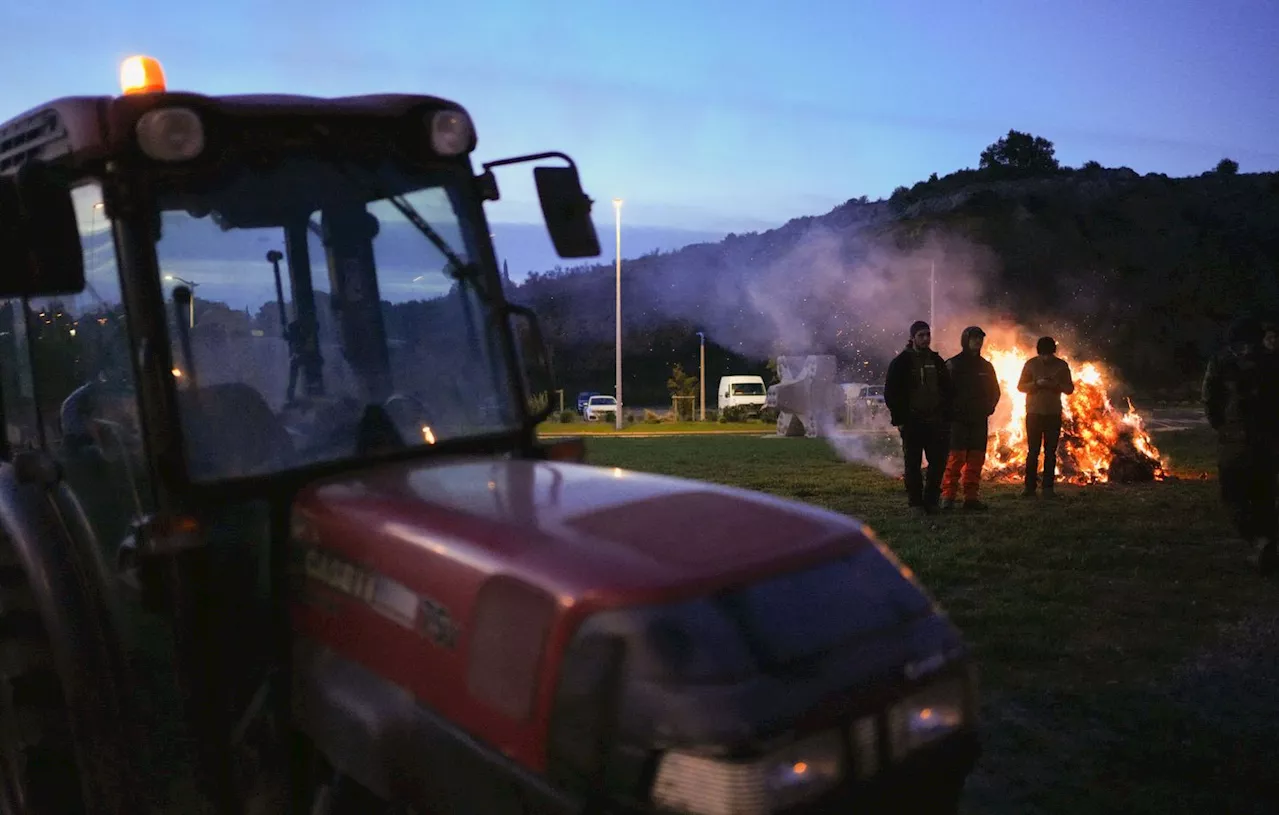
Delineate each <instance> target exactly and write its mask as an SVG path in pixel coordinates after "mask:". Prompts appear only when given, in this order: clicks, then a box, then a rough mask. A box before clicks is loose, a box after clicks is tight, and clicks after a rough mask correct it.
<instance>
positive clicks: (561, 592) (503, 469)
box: [295, 459, 876, 605]
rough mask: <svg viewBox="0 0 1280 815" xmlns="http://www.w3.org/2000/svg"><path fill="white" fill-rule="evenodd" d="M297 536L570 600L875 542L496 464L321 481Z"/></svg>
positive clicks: (634, 487) (741, 499)
mask: <svg viewBox="0 0 1280 815" xmlns="http://www.w3.org/2000/svg"><path fill="white" fill-rule="evenodd" d="M295 535H300V536H301V537H302V538H304V539H309V540H305V542H309V543H314V544H315V545H317V546H320V547H322V548H324V549H329V550H338V551H339V552H345V553H346V554H347V555H348V556H350V557H351V558H353V559H354V560H356V562H358V563H362V564H363V565H364V566H366V567H368V568H371V569H373V570H374V571H376V572H380V573H383V574H393V575H397V576H399V578H400V579H401V580H402V581H403V582H405V583H406V584H408V585H410V586H413V585H415V584H419V583H420V581H425V582H426V583H437V581H438V580H439V577H440V570H441V569H446V570H448V569H465V570H467V571H470V572H471V575H470V576H472V577H477V576H479V575H476V574H475V573H476V572H481V573H486V574H490V575H491V574H495V573H505V574H510V575H512V576H516V577H519V578H521V579H522V580H524V581H526V582H528V583H531V584H533V585H537V586H539V587H540V588H542V589H544V590H546V591H548V592H550V593H552V594H554V595H556V596H559V597H560V598H561V599H562V602H564V601H567V600H569V599H570V598H573V599H575V600H583V599H587V595H596V596H599V595H603V594H607V595H614V596H615V597H614V599H615V601H617V600H622V599H623V598H622V597H617V596H616V595H619V594H621V595H627V596H628V597H627V599H628V600H631V601H636V602H643V601H646V600H654V599H659V598H658V597H657V595H661V598H662V599H676V597H675V596H674V595H679V594H686V593H687V594H689V595H695V594H700V593H703V592H706V591H709V590H715V589H716V588H717V587H718V586H725V585H732V584H735V583H738V582H740V581H743V580H748V579H750V578H752V577H753V576H755V575H762V574H775V573H777V572H779V571H781V570H786V569H788V568H801V567H803V566H804V565H806V564H809V563H814V562H817V561H821V560H826V559H830V558H833V557H838V556H841V555H847V554H849V553H851V552H852V551H854V550H856V549H857V548H860V547H864V546H874V545H876V544H875V543H874V542H873V540H872V539H871V538H870V536H869V533H864V530H863V527H862V525H861V524H859V523H858V522H856V521H854V520H853V519H851V518H848V517H846V516H843V515H837V514H835V513H831V512H826V511H823V510H820V509H817V508H815V507H810V506H807V505H805V504H800V503H798V502H790V501H783V500H780V499H776V498H773V497H771V496H767V495H762V494H759V493H753V492H747V491H745V490H736V489H730V488H726V487H719V486H715V485H711V484H707V483H704V482H697V481H689V480H684V479H677V478H669V477H661V476H654V475H648V474H642V473H637V472H631V471H625V470H620V469H608V468H600V467H591V466H586V465H581V464H572V463H564V462H549V461H527V460H497V461H495V460H492V459H489V460H484V461H476V460H457V461H453V462H443V463H422V462H413V463H406V464H396V465H390V466H385V467H382V468H379V469H377V470H374V471H366V472H364V473H361V474H359V475H355V476H344V477H343V478H341V479H338V480H329V481H326V482H324V483H320V484H317V485H314V486H312V487H310V488H308V489H307V490H305V491H304V492H303V493H302V494H301V495H300V496H299V498H298V500H297V502H296V504H295ZM418 572H421V574H418ZM610 605H612V603H610Z"/></svg>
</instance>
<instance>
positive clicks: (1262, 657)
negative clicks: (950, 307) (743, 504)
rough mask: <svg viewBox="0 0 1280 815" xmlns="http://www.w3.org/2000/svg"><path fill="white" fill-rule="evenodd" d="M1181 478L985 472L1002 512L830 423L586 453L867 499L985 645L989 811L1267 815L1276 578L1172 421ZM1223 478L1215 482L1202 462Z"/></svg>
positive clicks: (977, 789) (1192, 441)
mask: <svg viewBox="0 0 1280 815" xmlns="http://www.w3.org/2000/svg"><path fill="white" fill-rule="evenodd" d="M1157 443H1158V444H1159V445H1160V447H1161V450H1162V452H1164V453H1165V454H1166V457H1167V458H1168V460H1169V461H1170V462H1171V463H1172V469H1173V472H1174V473H1175V474H1176V475H1177V476H1179V478H1178V480H1172V481H1166V482H1163V483H1155V484H1141V485H1102V486H1096V487H1090V488H1077V487H1062V488H1060V493H1061V497H1060V499H1059V500H1057V501H1055V502H1044V501H1040V500H1027V499H1022V498H1020V497H1019V496H1018V492H1019V489H1020V488H1019V487H1017V486H1007V485H987V484H984V486H983V490H984V498H985V499H986V500H988V502H989V503H990V504H991V505H992V511H991V512H989V513H987V514H985V515H982V516H973V515H965V514H948V515H945V516H933V517H930V518H922V519H917V518H912V517H908V516H907V514H906V512H905V497H904V495H903V492H902V485H901V482H900V481H899V480H897V479H892V478H889V477H886V476H884V475H882V474H880V473H879V472H878V471H876V470H873V469H870V468H867V467H864V466H860V465H853V464H846V463H844V462H842V461H840V460H839V459H837V458H836V457H835V455H834V454H833V453H832V452H831V451H830V449H829V448H828V447H827V445H826V444H825V443H824V442H823V441H821V440H813V439H783V438H759V437H754V438H752V437H722V438H715V437H706V436H695V437H686V438H652V439H621V438H612V439H609V438H590V439H589V440H588V442H587V445H588V448H587V449H588V461H589V462H590V463H593V464H602V465H609V466H617V467H623V468H631V469H636V470H644V471H650V472H658V473H665V474H669V475H676V476H683V477H687V478H695V479H705V480H708V481H715V482H719V483H724V484H731V485H734V486H739V487H746V488H749V489H756V490H762V491H765V492H770V493H774V494H777V495H781V496H784V497H789V498H796V499H799V500H803V501H807V502H809V503H812V504H817V505H819V506H823V507H826V508H828V509H832V510H835V511H837V512H842V513H847V514H849V515H853V516H855V517H857V518H859V519H860V520H862V521H864V522H866V523H867V524H869V525H870V526H871V527H872V528H873V529H874V530H875V531H876V533H877V534H879V536H880V537H881V538H882V539H883V540H884V541H885V542H886V543H887V544H888V545H889V546H890V547H892V548H893V549H894V550H895V551H896V552H897V553H898V555H899V556H900V557H901V558H902V559H903V560H904V561H905V562H906V563H907V564H908V565H909V566H910V567H911V568H912V569H914V570H915V571H916V573H917V574H918V575H919V577H920V579H921V580H922V581H923V583H924V584H925V586H927V587H928V588H929V590H930V591H931V592H932V593H933V595H934V596H935V597H936V598H937V599H938V601H939V602H940V603H941V604H942V606H943V607H944V608H945V609H946V610H947V612H948V613H949V614H950V615H951V617H952V619H953V620H955V622H956V623H957V624H958V625H959V627H960V628H961V629H962V630H963V632H964V633H965V635H966V637H967V638H968V640H969V642H970V644H971V645H972V646H973V648H974V650H975V652H976V654H977V657H978V660H979V664H980V669H981V677H982V680H981V681H982V693H983V699H984V723H983V728H984V735H983V742H984V747H983V749H984V755H983V757H982V759H981V762H980V764H979V769H978V770H977V772H976V773H975V774H974V776H973V777H972V779H971V780H970V783H969V786H968V789H967V791H966V800H965V809H964V811H966V812H973V813H1035V812H1046V813H1050V812H1051V813H1102V812H1117V813H1119V812H1125V813H1146V812H1150V813H1173V812H1205V813H1208V812H1213V813H1254V812H1275V811H1276V800H1277V770H1276V767H1277V672H1276V665H1277V648H1276V637H1277V633H1276V610H1277V589H1276V582H1275V580H1274V579H1272V580H1264V579H1263V578H1261V577H1259V576H1257V575H1256V574H1255V573H1254V572H1253V571H1252V568H1251V567H1250V565H1249V563H1248V561H1247V556H1248V550H1247V549H1246V548H1245V547H1244V545H1243V544H1241V543H1238V542H1234V541H1232V540H1231V537H1230V531H1229V528H1228V526H1227V523H1226V518H1225V516H1224V514H1223V513H1222V511H1221V509H1220V506H1219V503H1218V497H1217V483H1216V482H1215V481H1214V480H1212V476H1213V472H1214V461H1213V448H1212V440H1211V438H1210V437H1209V436H1208V435H1207V433H1205V432H1204V431H1199V430H1193V431H1184V432H1173V433H1162V434H1160V435H1159V436H1158V437H1157ZM1206 472H1207V473H1208V474H1209V479H1208V480H1202V478H1201V474H1202V473H1206Z"/></svg>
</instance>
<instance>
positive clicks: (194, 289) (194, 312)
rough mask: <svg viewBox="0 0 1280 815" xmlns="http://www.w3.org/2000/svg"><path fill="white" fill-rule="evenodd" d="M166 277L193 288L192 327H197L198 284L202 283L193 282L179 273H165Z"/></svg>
mask: <svg viewBox="0 0 1280 815" xmlns="http://www.w3.org/2000/svg"><path fill="white" fill-rule="evenodd" d="M164 279H165V280H172V281H173V282H175V283H182V284H183V285H185V286H186V287H187V288H188V289H191V327H192V328H195V327H196V286H199V285H200V284H199V283H192V282H191V281H190V280H187V279H186V278H182V277H178V276H177V275H172V274H167V275H165V276H164Z"/></svg>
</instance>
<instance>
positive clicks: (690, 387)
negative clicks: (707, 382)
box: [667, 362, 698, 396]
mask: <svg viewBox="0 0 1280 815" xmlns="http://www.w3.org/2000/svg"><path fill="white" fill-rule="evenodd" d="M667 392H668V393H670V394H671V395H672V396H697V395H698V377H696V376H694V375H693V374H688V373H685V371H684V367H683V366H682V365H681V364H680V363H678V362H677V363H676V364H675V365H673V366H672V368H671V378H670V379H668V380H667Z"/></svg>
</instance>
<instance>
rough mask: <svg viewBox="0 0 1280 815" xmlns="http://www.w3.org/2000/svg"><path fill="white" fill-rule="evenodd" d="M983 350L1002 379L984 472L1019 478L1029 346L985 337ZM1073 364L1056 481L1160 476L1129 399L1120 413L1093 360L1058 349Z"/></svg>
mask: <svg viewBox="0 0 1280 815" xmlns="http://www.w3.org/2000/svg"><path fill="white" fill-rule="evenodd" d="M982 354H983V356H985V357H986V358H987V359H989V360H991V364H992V365H993V366H994V367H995V369H996V377H997V378H998V379H999V380H1000V390H1001V394H1002V395H1001V399H1000V405H999V406H998V407H997V408H996V413H995V415H994V416H992V417H991V419H992V421H991V430H992V433H991V436H990V438H989V440H988V444H987V463H986V466H985V467H984V468H983V476H984V477H986V478H989V479H993V480H1000V481H1020V480H1021V479H1022V477H1023V468H1024V466H1025V464H1026V460H1027V438H1026V406H1027V395H1026V394H1025V393H1022V392H1020V391H1019V390H1018V377H1019V376H1020V375H1021V374H1022V366H1023V364H1024V363H1026V361H1027V360H1028V359H1030V358H1031V357H1033V356H1035V348H1034V347H1033V346H1026V347H1021V346H1020V345H1019V344H1017V343H1015V342H1003V343H1002V342H997V341H995V338H994V337H990V336H989V337H988V338H987V344H986V346H985V347H984V348H983V349H982ZM1058 356H1060V357H1062V358H1063V359H1065V360H1066V361H1067V363H1068V364H1069V365H1070V366H1071V375H1072V378H1073V380H1074V381H1075V386H1076V389H1075V392H1074V393H1072V394H1070V395H1069V396H1067V397H1065V399H1064V400H1063V401H1064V403H1065V408H1064V410H1063V416H1062V437H1061V440H1060V441H1059V442H1058V480H1059V481H1061V482H1064V483H1075V484H1096V483H1099V482H1107V481H1152V480H1155V481H1162V480H1164V478H1165V468H1164V463H1163V461H1162V460H1161V457H1160V451H1159V450H1157V449H1156V446H1155V444H1153V443H1152V441H1151V436H1150V434H1148V433H1147V430H1146V428H1145V427H1144V426H1143V423H1142V417H1141V416H1139V415H1138V412H1137V411H1136V410H1134V408H1133V404H1132V403H1131V402H1128V400H1127V399H1126V403H1127V404H1128V411H1127V412H1121V411H1119V410H1117V409H1116V408H1115V407H1114V406H1112V404H1111V400H1110V399H1109V398H1108V396H1107V384H1106V382H1107V377H1106V375H1105V373H1104V370H1103V367H1102V366H1101V365H1100V364H1098V363H1096V362H1077V361H1075V360H1073V359H1071V358H1070V357H1068V356H1067V355H1066V354H1063V353H1062V352H1061V351H1059V353H1058Z"/></svg>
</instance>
